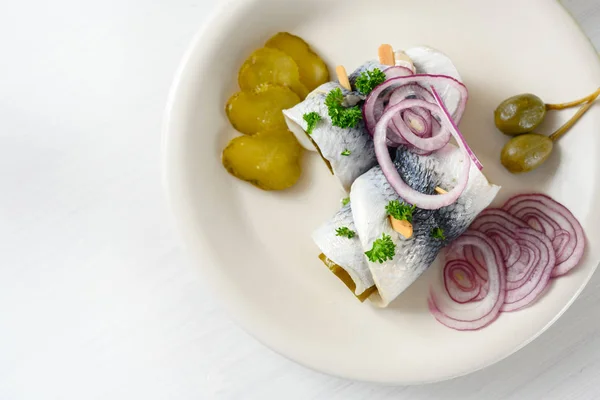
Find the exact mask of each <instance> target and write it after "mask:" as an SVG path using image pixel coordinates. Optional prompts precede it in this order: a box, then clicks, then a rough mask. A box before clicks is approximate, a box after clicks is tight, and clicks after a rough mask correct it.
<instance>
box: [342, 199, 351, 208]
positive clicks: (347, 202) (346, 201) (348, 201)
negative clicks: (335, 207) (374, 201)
mask: <svg viewBox="0 0 600 400" xmlns="http://www.w3.org/2000/svg"><path fill="white" fill-rule="evenodd" d="M348 204H350V197H344V198H343V199H342V207H344V206H347V205H348Z"/></svg>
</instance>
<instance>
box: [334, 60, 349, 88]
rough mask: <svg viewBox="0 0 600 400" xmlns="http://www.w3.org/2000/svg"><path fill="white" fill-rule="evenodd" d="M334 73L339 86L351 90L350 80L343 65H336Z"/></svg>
mask: <svg viewBox="0 0 600 400" xmlns="http://www.w3.org/2000/svg"><path fill="white" fill-rule="evenodd" d="M335 73H336V75H337V78H338V81H339V82H340V85H341V86H342V87H343V88H344V89H346V90H352V87H351V86H350V80H349V79H348V73H347V72H346V68H344V66H343V65H338V66H337V67H335Z"/></svg>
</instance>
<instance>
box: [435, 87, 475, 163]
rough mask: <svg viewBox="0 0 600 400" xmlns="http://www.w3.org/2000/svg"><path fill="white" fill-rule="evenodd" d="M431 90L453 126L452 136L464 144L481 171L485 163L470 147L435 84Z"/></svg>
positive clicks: (464, 147)
mask: <svg viewBox="0 0 600 400" xmlns="http://www.w3.org/2000/svg"><path fill="white" fill-rule="evenodd" d="M431 91H432V93H433V96H434V97H435V101H436V102H437V104H438V106H439V107H440V108H441V109H442V111H443V116H444V118H445V119H446V123H448V124H449V125H450V126H451V127H452V129H450V132H451V133H452V136H454V138H455V139H456V141H457V142H458V144H459V145H461V144H462V146H461V148H463V149H465V150H466V152H467V153H468V155H469V157H470V158H471V160H473V163H474V164H475V166H476V167H477V168H479V170H480V171H481V170H482V169H483V165H481V163H480V162H479V159H478V158H477V156H476V155H475V153H473V150H471V148H470V147H469V145H468V143H467V141H466V139H465V137H464V136H463V135H462V133H460V130H459V129H458V126H456V123H455V122H454V121H453V120H452V117H451V116H450V113H448V110H447V109H446V107H444V103H443V102H442V99H441V97H440V95H439V94H438V93H437V92H436V90H435V89H434V87H433V86H431ZM442 121H443V120H442Z"/></svg>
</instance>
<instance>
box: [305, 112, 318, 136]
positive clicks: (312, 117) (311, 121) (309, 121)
mask: <svg viewBox="0 0 600 400" xmlns="http://www.w3.org/2000/svg"><path fill="white" fill-rule="evenodd" d="M302 118H303V119H304V120H305V121H306V125H307V127H306V133H308V134H309V135H310V134H311V133H312V132H313V130H314V129H315V127H316V126H317V124H318V123H319V121H320V120H321V116H320V115H319V114H318V113H316V112H314V111H313V112H309V113H308V114H304V115H303V116H302Z"/></svg>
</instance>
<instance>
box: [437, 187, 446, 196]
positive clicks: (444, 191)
mask: <svg viewBox="0 0 600 400" xmlns="http://www.w3.org/2000/svg"><path fill="white" fill-rule="evenodd" d="M435 191H436V192H438V194H446V193H448V191H446V190H444V189H442V188H441V187H438V186H436V187H435Z"/></svg>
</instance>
